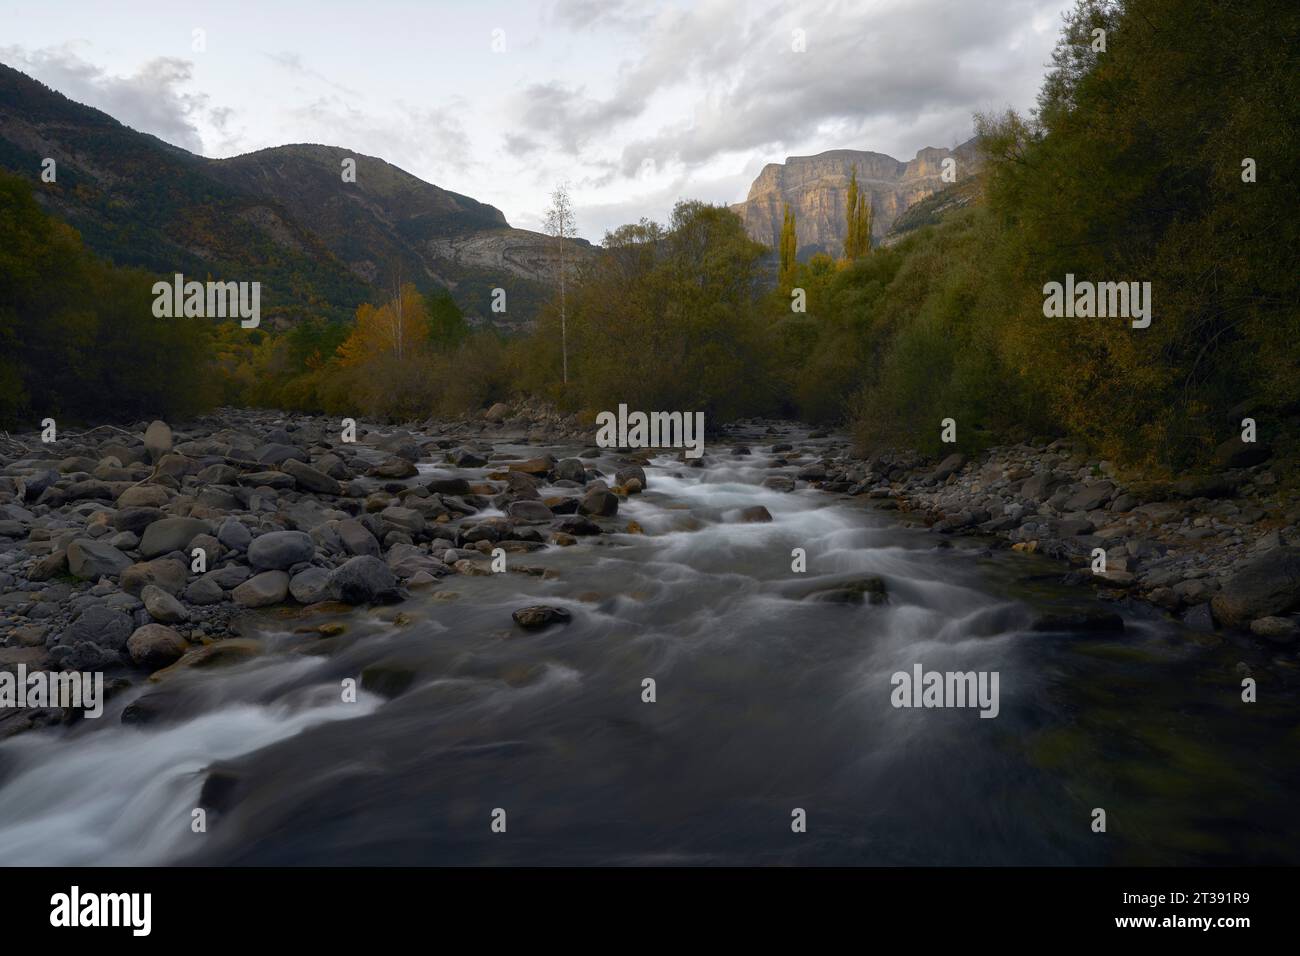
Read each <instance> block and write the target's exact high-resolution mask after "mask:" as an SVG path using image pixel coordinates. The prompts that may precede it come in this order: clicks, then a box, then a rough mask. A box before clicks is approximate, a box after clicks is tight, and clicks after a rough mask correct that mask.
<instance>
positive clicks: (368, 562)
mask: <svg viewBox="0 0 1300 956" xmlns="http://www.w3.org/2000/svg"><path fill="white" fill-rule="evenodd" d="M396 591H397V578H396V577H394V576H393V572H392V571H390V570H389V569H388V565H386V564H384V562H382V561H380V560H379V559H378V558H375V557H372V556H370V555H368V554H363V555H358V556H357V557H355V558H349V559H348V560H347V561H346V562H344V563H343V565H342V566H340V567H338V568H336V569H335V571H334V573H333V574H332V575H330V592H331V593H332V594H333V595H334V598H335V600H338V601H342V602H344V603H345V604H371V603H374V602H376V601H384V600H388V599H390V598H391V597H392V596H394V595H395V592H396Z"/></svg>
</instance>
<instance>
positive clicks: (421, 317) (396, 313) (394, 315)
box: [338, 282, 429, 366]
mask: <svg viewBox="0 0 1300 956" xmlns="http://www.w3.org/2000/svg"><path fill="white" fill-rule="evenodd" d="M428 341H429V315H428V311H427V310H426V309H425V307H424V298H423V297H422V296H421V295H420V293H419V292H418V291H416V288H415V286H414V285H412V284H411V283H409V282H407V283H405V284H404V285H402V286H401V287H400V288H399V289H398V290H396V291H395V292H394V294H393V296H392V298H390V299H389V300H388V301H387V302H385V303H383V304H382V305H380V306H378V307H376V306H373V305H371V304H370V303H368V302H367V303H363V304H362V305H361V306H359V307H358V308H357V322H356V327H355V328H354V329H353V330H352V334H351V335H349V336H348V337H347V340H346V341H344V343H343V344H342V345H340V346H339V349H338V355H339V363H340V364H341V365H344V366H356V365H361V364H364V363H366V362H369V361H372V360H374V359H378V358H389V357H391V358H395V359H398V360H402V359H406V358H413V357H414V356H416V355H417V354H419V353H420V352H422V351H423V350H424V349H425V348H426V347H427V346H428Z"/></svg>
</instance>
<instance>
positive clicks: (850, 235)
mask: <svg viewBox="0 0 1300 956" xmlns="http://www.w3.org/2000/svg"><path fill="white" fill-rule="evenodd" d="M844 218H845V223H846V226H847V229H846V231H845V234H844V258H845V259H848V260H850V261H852V260H854V259H858V258H861V257H862V256H865V255H866V254H867V253H868V252H870V251H871V194H870V193H869V192H867V191H866V190H865V189H861V188H860V187H859V186H858V171H857V170H856V169H854V170H853V172H852V173H851V174H850V176H849V192H848V196H847V197H846V198H845V202H844Z"/></svg>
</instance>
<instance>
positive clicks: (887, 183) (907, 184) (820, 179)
mask: <svg viewBox="0 0 1300 956" xmlns="http://www.w3.org/2000/svg"><path fill="white" fill-rule="evenodd" d="M948 157H952V158H953V159H955V160H956V175H957V181H958V183H960V182H961V181H962V180H963V178H965V177H967V176H969V175H970V174H972V173H974V172H975V171H976V169H977V168H978V166H979V155H978V152H977V150H976V149H975V141H974V140H973V139H972V140H969V141H967V142H965V143H963V144H961V145H960V146H958V147H956V148H955V149H951V150H950V149H942V148H936V147H932V146H927V147H926V148H925V149H922V150H920V151H918V152H917V154H916V157H915V158H914V159H913V160H911V161H910V162H906V163H904V162H901V161H899V160H897V159H894V158H893V157H892V156H886V155H885V154H883V153H872V152H866V151H863V150H856V149H833V150H829V151H827V152H824V153H818V154H817V155H816V156H790V157H787V159H786V161H785V162H784V163H768V164H767V165H766V166H765V167H763V171H762V172H761V173H759V174H758V178H757V179H755V180H754V183H753V185H752V186H750V187H749V195H748V197H747V198H746V199H745V201H744V202H742V203H736V204H735V205H733V206H732V207H731V208H732V210H734V211H735V212H736V213H737V214H739V215H740V217H741V219H742V220H744V223H745V228H746V230H747V231H748V232H749V235H750V236H751V237H752V238H754V239H756V240H758V241H759V242H762V243H764V244H766V245H768V246H772V247H775V246H776V245H777V242H778V239H779V237H780V235H781V221H782V218H783V216H784V214H785V205H786V204H787V203H788V204H789V205H790V207H791V208H792V209H793V210H794V214H795V232H796V235H797V236H798V240H799V249H798V255H799V258H800V259H808V258H809V257H811V256H812V255H814V254H816V253H818V252H824V253H827V254H829V255H832V256H838V255H840V254H841V253H842V252H843V248H844V233H845V216H844V203H845V199H846V195H847V192H848V186H849V176H850V174H851V173H852V172H853V171H854V170H857V174H858V185H859V186H860V187H861V188H863V189H865V190H867V192H868V193H869V194H870V196H871V215H872V223H871V234H872V236H873V237H874V238H875V239H877V240H880V239H883V238H884V237H885V236H886V235H887V234H888V233H889V230H890V228H891V227H892V226H893V224H894V221H895V220H896V219H898V218H899V216H901V215H902V214H903V213H904V212H905V211H906V210H907V209H908V208H909V207H911V206H913V205H915V204H916V203H918V202H920V201H922V200H924V199H926V198H927V197H929V196H931V195H933V194H934V193H937V192H939V191H940V190H942V189H944V188H945V187H946V186H948V185H949V184H948V183H945V182H944V181H943V179H942V173H943V161H944V159H946V158H948Z"/></svg>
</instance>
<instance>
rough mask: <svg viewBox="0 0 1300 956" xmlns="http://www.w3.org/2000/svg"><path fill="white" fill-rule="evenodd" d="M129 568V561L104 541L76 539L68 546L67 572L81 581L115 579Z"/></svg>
mask: <svg viewBox="0 0 1300 956" xmlns="http://www.w3.org/2000/svg"><path fill="white" fill-rule="evenodd" d="M130 566H131V559H130V558H128V557H127V556H126V555H125V554H123V553H122V552H121V551H119V550H117V548H115V547H113V546H112V545H111V544H109V543H107V542H105V541H92V540H90V539H89V538H78V539H77V540H76V541H73V542H72V544H70V545H68V570H69V571H71V572H72V574H73V575H75V576H76V577H79V578H81V579H82V580H83V581H97V580H99V579H100V578H102V577H105V578H115V577H117V576H118V575H119V574H121V573H122V572H123V571H125V570H126V569H127V568H129V567H130Z"/></svg>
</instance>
